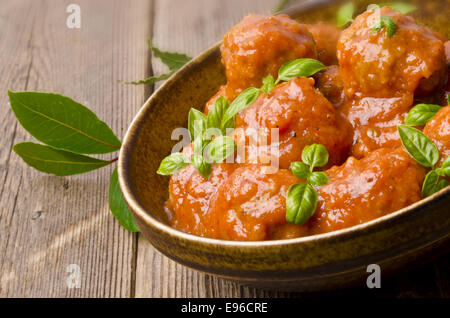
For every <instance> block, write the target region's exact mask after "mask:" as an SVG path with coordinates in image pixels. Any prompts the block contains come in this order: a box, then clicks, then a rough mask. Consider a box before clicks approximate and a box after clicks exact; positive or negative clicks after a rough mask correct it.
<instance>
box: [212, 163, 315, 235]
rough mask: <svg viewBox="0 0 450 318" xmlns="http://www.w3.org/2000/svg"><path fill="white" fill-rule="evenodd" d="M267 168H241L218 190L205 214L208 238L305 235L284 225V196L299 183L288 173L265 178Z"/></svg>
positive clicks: (299, 230)
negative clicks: (292, 186) (291, 187)
mask: <svg viewBox="0 0 450 318" xmlns="http://www.w3.org/2000/svg"><path fill="white" fill-rule="evenodd" d="M268 168H269V167H267V166H261V165H242V166H240V167H239V168H238V169H236V170H235V171H234V172H233V173H232V174H231V176H230V177H229V178H228V179H227V180H225V181H224V182H223V183H222V184H221V185H220V186H219V188H218V189H217V192H216V193H215V194H214V196H213V198H212V199H211V204H210V207H209V210H208V213H207V217H208V230H209V233H208V236H210V237H214V238H219V239H226V240H241V241H257V240H268V239H275V238H286V237H292V236H293V235H294V236H304V235H306V234H307V232H306V227H301V226H297V225H294V224H292V225H287V223H286V193H287V191H288V189H289V187H290V186H291V185H293V184H294V183H297V182H300V180H299V179H297V178H296V177H295V176H294V175H293V174H292V173H291V172H290V171H288V170H281V169H280V170H278V171H277V172H276V173H272V174H268V171H267V169H268ZM284 233H288V234H286V235H284ZM293 233H294V234H293Z"/></svg>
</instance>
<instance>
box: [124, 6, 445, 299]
mask: <svg viewBox="0 0 450 318" xmlns="http://www.w3.org/2000/svg"><path fill="white" fill-rule="evenodd" d="M371 2H373V1H359V2H358V3H357V4H358V6H359V7H361V8H362V7H365V6H367V4H369V3H371ZM416 3H417V4H418V6H419V10H418V11H416V12H415V13H414V14H412V15H413V16H415V17H416V19H417V20H418V21H419V22H421V23H425V24H427V25H429V26H431V27H433V28H434V29H436V30H437V31H440V32H441V33H443V34H445V35H446V36H447V37H448V36H449V25H448V22H447V17H448V16H449V12H448V11H449V8H450V5H449V1H438V0H434V1H426V3H425V2H424V1H422V2H420V1H416ZM339 5H340V3H338V4H336V3H332V4H330V3H329V1H319V2H317V1H316V2H314V3H312V4H311V3H306V4H303V5H301V6H300V7H297V8H294V9H292V10H290V11H289V12H288V13H289V14H290V15H291V17H293V18H299V20H301V21H305V22H317V21H318V20H321V21H327V20H330V19H332V18H333V17H334V16H335V12H336V10H337V8H338V6H339ZM224 83H225V77H224V70H223V67H222V65H221V63H220V52H219V45H216V46H214V47H212V48H210V49H209V50H207V51H205V52H203V53H202V54H201V55H200V56H198V57H197V58H195V59H193V60H192V61H191V62H190V63H189V64H187V65H186V66H184V67H183V68H182V69H181V70H179V71H178V72H177V73H175V74H174V75H173V76H172V77H171V78H170V79H169V80H167V81H166V82H165V83H164V85H162V86H161V87H160V88H159V89H158V90H157V91H156V92H155V93H154V94H153V95H152V96H151V97H150V98H149V99H148V100H147V101H146V103H145V104H144V105H143V107H142V108H141V110H140V111H139V113H138V114H137V116H136V117H135V119H134V120H133V122H132V124H131V126H130V127H129V129H128V132H127V134H126V137H125V140H124V143H123V146H122V150H121V153H120V158H119V180H120V187H121V189H122V192H123V194H124V197H125V200H126V202H127V204H128V205H129V207H130V209H131V211H132V213H133V217H134V219H135V220H136V223H137V225H138V226H139V228H140V230H141V232H142V234H143V235H144V236H145V237H146V238H147V239H148V240H149V241H150V242H151V243H152V244H153V245H154V246H155V247H156V248H157V249H158V250H159V251H161V253H163V254H164V255H166V256H168V257H169V258H171V259H173V260H175V261H177V262H179V263H181V264H183V265H186V266H188V267H190V268H193V269H196V270H199V271H203V272H205V273H208V274H212V275H216V276H220V277H224V278H227V279H231V280H235V281H238V282H240V283H242V284H249V285H252V286H255V287H261V288H266V289H277V290H297V291H315V290H323V289H333V288H338V287H344V286H350V285H355V284H361V285H362V284H363V286H365V281H366V278H367V276H368V273H367V272H366V269H367V266H368V265H369V264H378V265H380V266H381V270H382V273H383V275H384V276H386V275H389V274H392V273H395V272H396V271H399V270H404V269H405V268H408V267H410V266H411V265H414V264H418V263H422V262H426V261H429V260H431V259H432V257H434V256H436V255H439V254H440V253H444V252H446V251H448V248H447V246H448V244H447V243H448V241H449V240H450V217H449V216H450V188H447V189H443V190H442V191H440V192H439V193H437V194H435V195H433V196H431V197H429V198H427V199H425V200H422V201H420V202H417V203H415V204H413V205H411V206H409V207H407V208H404V209H402V210H399V211H397V212H394V213H392V214H389V215H386V216H384V217H381V218H379V219H376V220H373V221H371V222H367V223H364V224H361V225H357V226H353V227H350V228H347V229H343V230H340V231H336V232H331V233H326V234H321V235H315V236H310V237H303V238H297V239H291V240H277V241H264V242H236V241H225V240H216V239H210V238H204V237H199V236H195V235H191V234H187V233H184V232H181V231H178V230H176V229H174V228H172V227H170V226H169V225H168V220H167V217H166V215H165V213H164V208H163V207H164V202H165V201H166V200H167V197H168V181H169V178H168V177H164V176H160V175H157V174H156V170H157V169H158V166H159V163H160V162H161V160H162V159H163V158H164V157H165V156H166V155H168V154H169V153H170V151H171V149H172V147H173V145H174V144H175V143H176V141H171V133H172V130H173V129H174V128H177V127H186V124H187V123H186V119H187V114H188V112H189V109H190V108H191V107H197V108H199V109H201V108H202V107H203V105H204V104H205V103H206V101H208V100H209V98H210V97H211V96H212V95H214V93H215V92H216V91H217V90H218V88H219V86H220V85H222V84H224Z"/></svg>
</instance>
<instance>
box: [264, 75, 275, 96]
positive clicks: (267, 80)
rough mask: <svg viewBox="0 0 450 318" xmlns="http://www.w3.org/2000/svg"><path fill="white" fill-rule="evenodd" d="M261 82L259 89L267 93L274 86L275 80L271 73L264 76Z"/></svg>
mask: <svg viewBox="0 0 450 318" xmlns="http://www.w3.org/2000/svg"><path fill="white" fill-rule="evenodd" d="M262 82H263V85H262V86H261V90H262V91H263V92H264V93H266V94H269V93H270V92H271V91H272V89H274V87H275V80H274V78H273V76H272V75H268V76H266V77H264V78H263V80H262Z"/></svg>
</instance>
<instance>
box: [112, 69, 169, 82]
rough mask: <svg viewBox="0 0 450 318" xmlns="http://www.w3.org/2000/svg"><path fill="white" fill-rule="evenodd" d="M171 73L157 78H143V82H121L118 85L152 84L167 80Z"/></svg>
mask: <svg viewBox="0 0 450 318" xmlns="http://www.w3.org/2000/svg"><path fill="white" fill-rule="evenodd" d="M173 73H174V72H169V73H166V74H162V75H159V76H150V77H147V78H145V79H143V80H139V81H131V82H122V81H120V83H121V84H133V85H141V84H154V83H156V82H159V81H163V80H166V79H168V78H169V77H170V76H171V75H172V74H173Z"/></svg>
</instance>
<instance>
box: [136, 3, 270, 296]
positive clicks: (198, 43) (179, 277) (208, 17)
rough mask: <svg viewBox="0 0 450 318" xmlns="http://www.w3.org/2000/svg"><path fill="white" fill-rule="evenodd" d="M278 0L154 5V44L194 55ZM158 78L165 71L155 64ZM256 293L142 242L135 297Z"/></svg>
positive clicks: (260, 294) (162, 67) (260, 292)
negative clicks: (164, 254) (163, 253)
mask: <svg viewBox="0 0 450 318" xmlns="http://www.w3.org/2000/svg"><path fill="white" fill-rule="evenodd" d="M277 2H278V1H277V0H246V1H241V0H231V1H229V0H228V1H211V0H187V1H185V0H184V1H180V0H158V1H155V8H154V10H155V11H154V14H155V15H154V26H153V37H152V42H153V43H154V45H155V46H157V47H158V48H160V49H164V50H172V51H179V52H183V53H186V54H188V55H190V56H196V55H198V54H199V53H200V52H201V51H203V50H204V49H206V48H208V47H210V46H211V45H213V44H215V43H217V42H218V41H220V40H221V37H222V36H223V34H224V33H225V32H226V31H227V30H228V29H229V28H231V27H232V26H233V25H234V24H236V23H237V22H238V21H239V20H241V19H242V18H243V17H244V15H246V14H248V13H269V12H270V11H271V9H273V7H274V6H275V4H276V3H277ZM152 67H153V71H154V73H155V74H160V73H162V72H165V71H166V68H165V66H164V65H162V64H161V62H160V61H157V60H156V61H152ZM274 295H275V296H276V295H278V293H269V292H262V291H257V290H254V289H252V288H248V287H242V286H239V285H237V284H233V283H230V282H228V281H225V280H222V279H217V278H214V277H211V276H208V275H204V274H202V273H198V272H196V271H193V270H190V269H188V268H186V267H184V266H182V265H179V264H177V263H175V262H173V261H171V260H169V259H168V258H166V257H165V256H162V255H161V254H160V253H159V252H157V251H156V250H155V249H154V248H153V247H152V246H151V244H150V243H149V242H148V241H147V240H145V238H143V237H142V236H139V242H138V262H137V268H136V297H257V296H274Z"/></svg>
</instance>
